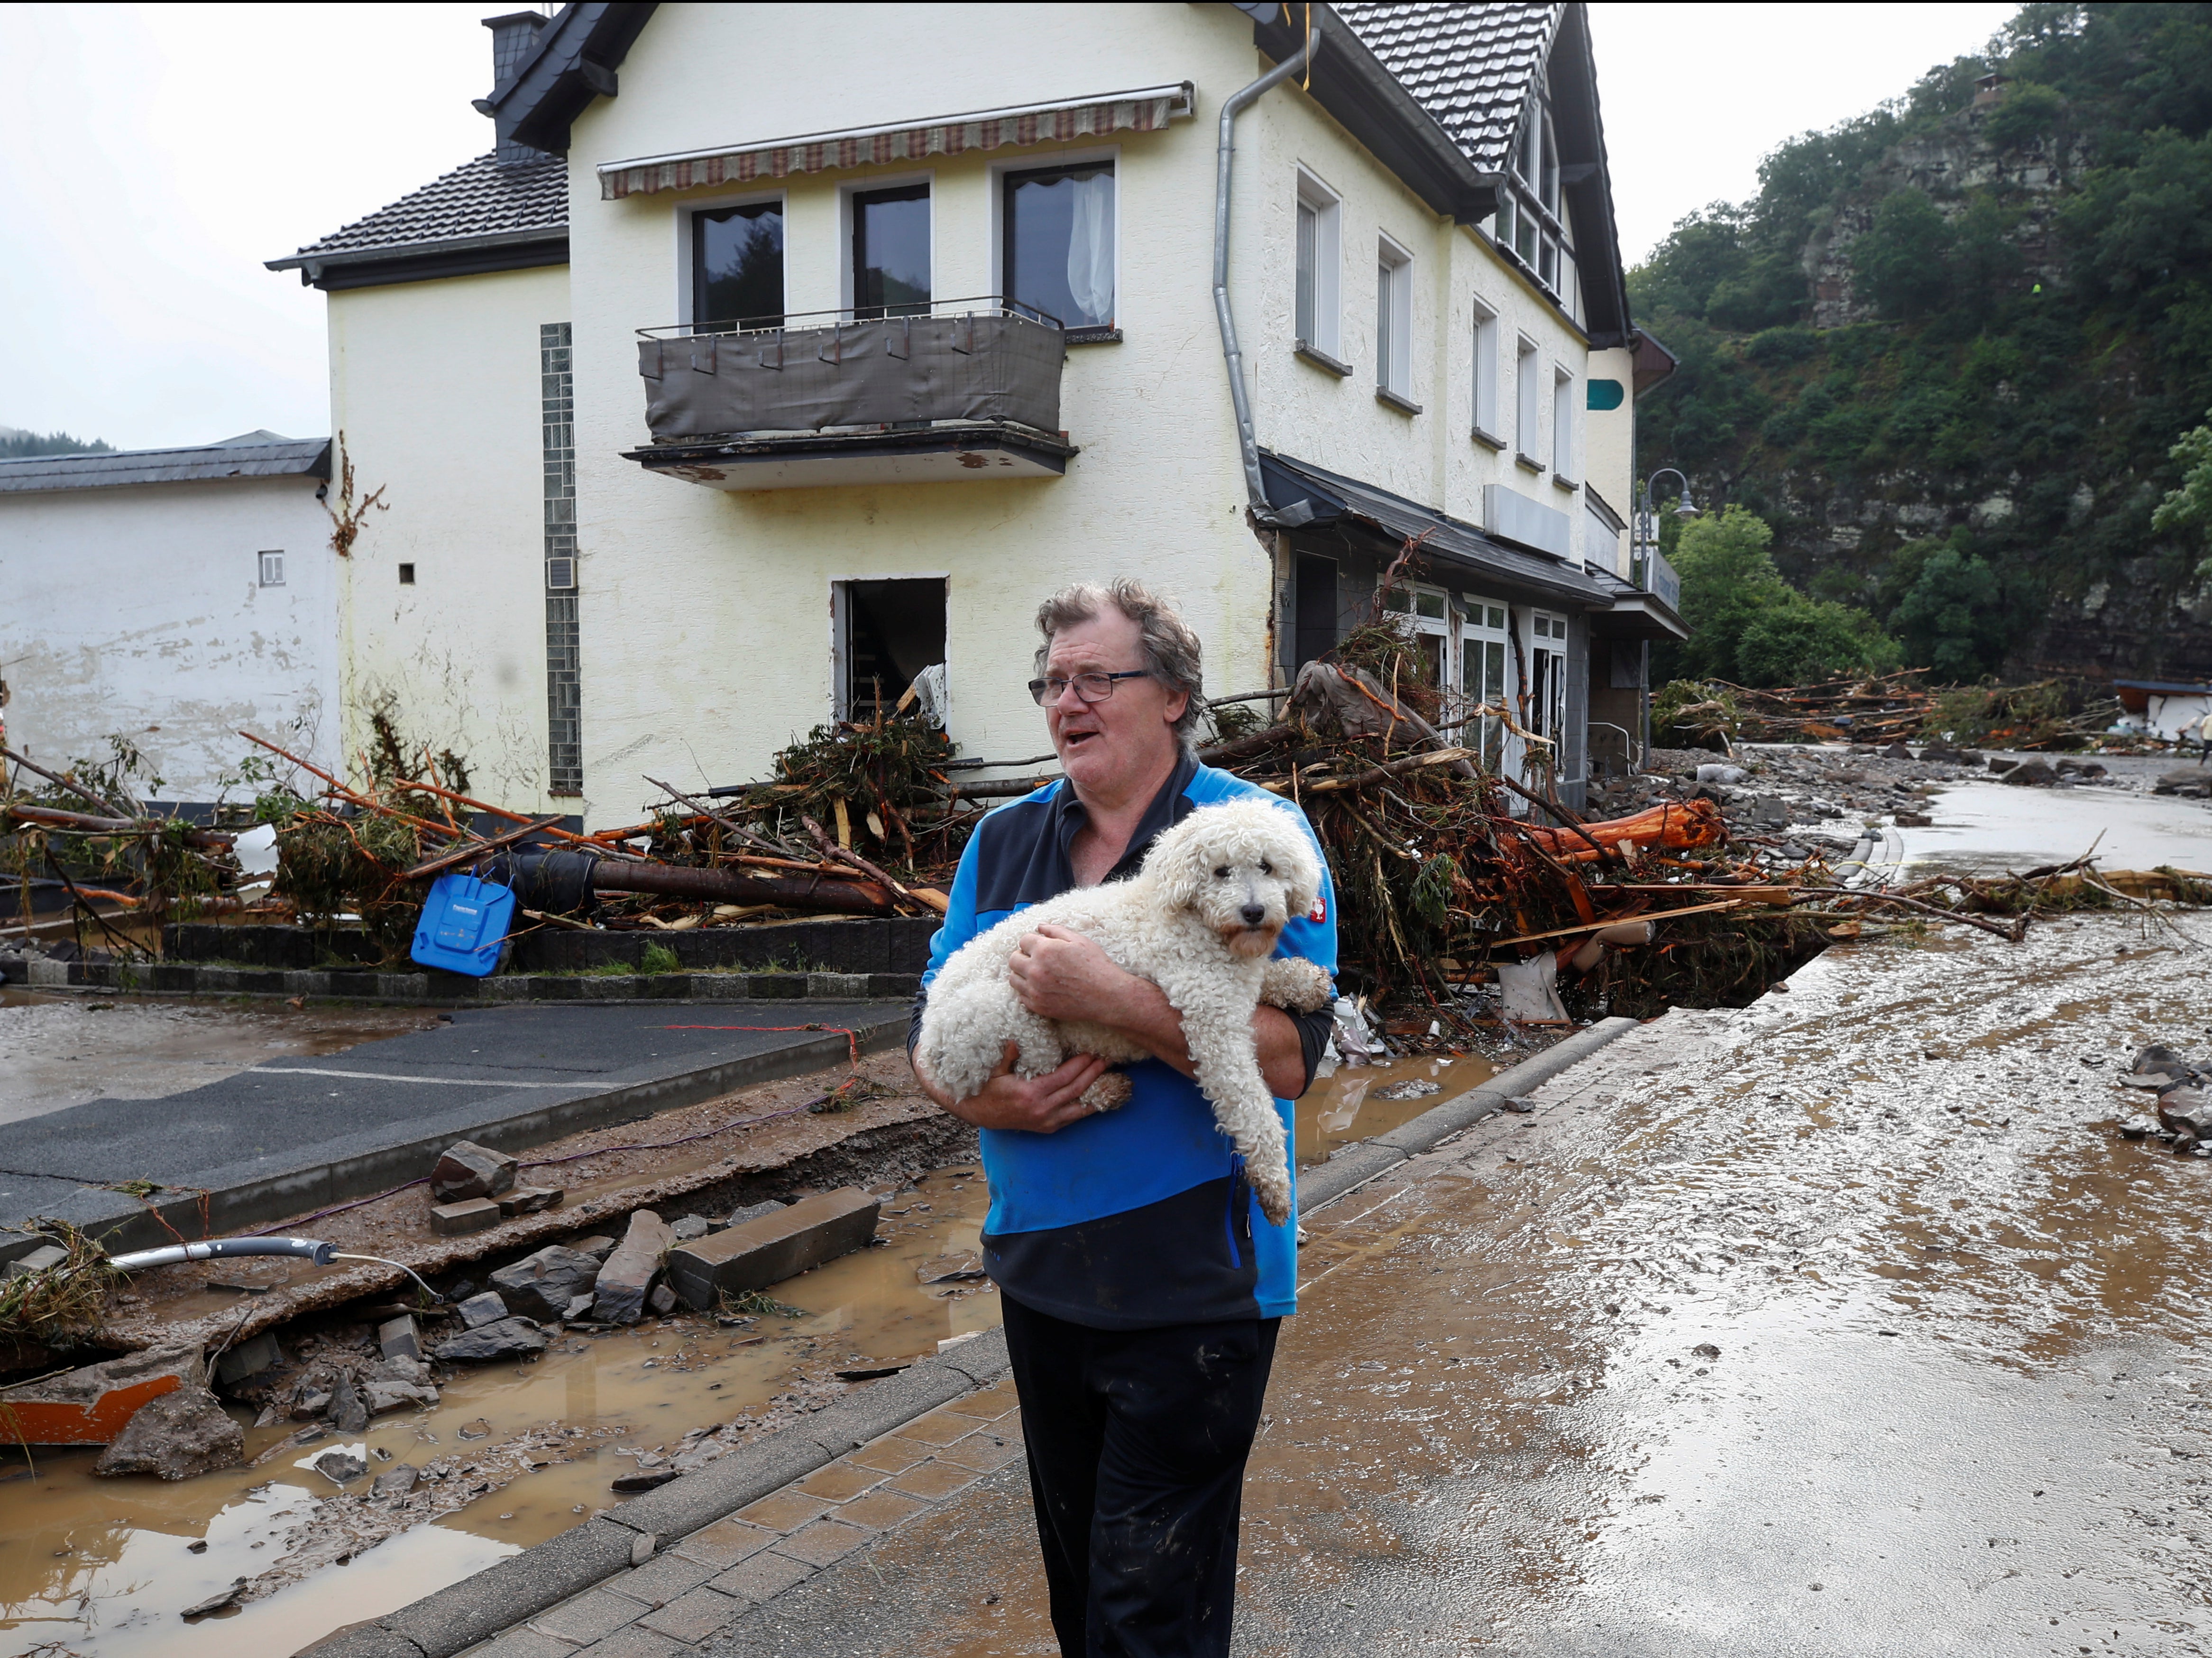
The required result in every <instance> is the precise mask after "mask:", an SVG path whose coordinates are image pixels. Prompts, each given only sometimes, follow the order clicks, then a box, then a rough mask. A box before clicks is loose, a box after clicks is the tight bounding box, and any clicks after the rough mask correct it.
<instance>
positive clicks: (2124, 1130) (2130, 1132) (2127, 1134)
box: [2120, 1117, 2151, 1140]
mask: <svg viewBox="0 0 2212 1658" xmlns="http://www.w3.org/2000/svg"><path fill="white" fill-rule="evenodd" d="M2150 1131H2151V1123H2150V1119H2149V1118H2148V1117H2130V1118H2129V1119H2127V1120H2126V1121H2124V1122H2123V1123H2122V1124H2121V1125H2120V1138H2122V1139H2123V1140H2144V1139H2148V1138H2149V1137H2150Z"/></svg>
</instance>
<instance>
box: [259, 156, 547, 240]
mask: <svg viewBox="0 0 2212 1658" xmlns="http://www.w3.org/2000/svg"><path fill="white" fill-rule="evenodd" d="M567 229H568V162H567V161H566V160H565V159H563V158H562V157H561V156H558V155H548V156H545V157H544V158H543V159H542V160H538V161H530V162H518V163H516V164H513V165H511V166H504V167H502V166H501V165H500V164H499V162H497V161H496V159H495V157H494V156H493V155H479V156H477V158H476V160H474V161H472V162H469V163H468V164H467V165H465V166H463V167H457V168H454V169H453V171H452V172H451V173H448V174H446V175H445V176H444V177H443V178H441V179H436V180H432V181H431V182H430V183H428V184H426V185H424V186H422V188H421V189H420V190H416V191H413V192H410V193H409V194H407V195H404V196H402V197H401V198H399V199H398V201H396V202H394V203H392V205H391V206H389V207H386V208H380V209H379V210H377V211H375V212H374V213H372V214H370V215H369V216H368V217H367V218H365V219H356V220H355V221H354V222H352V223H351V224H349V225H347V226H346V227H345V228H344V229H342V230H336V231H333V232H331V234H330V235H327V236H325V237H324V238H323V239H322V240H321V241H314V242H310V243H308V244H307V246H306V247H302V248H301V250H300V251H299V253H297V254H295V256H294V258H293V259H289V260H276V261H274V263H275V264H276V265H278V266H280V267H281V266H284V265H290V264H293V263H295V262H297V261H300V260H306V259H341V260H342V259H352V258H359V257H361V256H362V255H363V254H366V253H371V252H378V253H382V252H386V251H388V252H390V253H393V254H395V255H397V254H402V253H422V252H427V251H428V250H429V249H431V248H435V247H440V246H442V245H444V244H447V243H451V242H458V241H475V240H477V239H478V238H481V237H485V236H497V235H516V234H525V233H528V232H530V231H543V232H544V233H545V234H546V235H548V236H551V235H558V234H562V233H565V232H566V231H567Z"/></svg>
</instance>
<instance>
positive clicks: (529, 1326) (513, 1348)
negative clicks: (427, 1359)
mask: <svg viewBox="0 0 2212 1658" xmlns="http://www.w3.org/2000/svg"><path fill="white" fill-rule="evenodd" d="M544 1350H545V1332H544V1331H542V1330H540V1329H539V1328H538V1326H536V1325H535V1324H533V1323H532V1322H531V1321H530V1320H528V1319H522V1318H513V1319H501V1320H499V1321H498V1322H497V1323H496V1324H487V1325H484V1326H481V1327H480V1328H478V1329H475V1330H464V1331H462V1332H461V1333H460V1334H459V1335H458V1336H451V1337H448V1338H447V1339H445V1340H444V1341H441V1342H440V1343H439V1344H437V1345H436V1346H435V1347H434V1348H432V1349H431V1350H430V1356H431V1357H433V1358H435V1359H440V1360H442V1361H443V1362H446V1363H447V1364H489V1363H491V1362H494V1361H495V1360H498V1359H513V1358H530V1357H532V1356H536V1355H537V1354H539V1353H542V1352H544Z"/></svg>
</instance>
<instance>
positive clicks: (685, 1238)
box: [668, 1215, 713, 1243]
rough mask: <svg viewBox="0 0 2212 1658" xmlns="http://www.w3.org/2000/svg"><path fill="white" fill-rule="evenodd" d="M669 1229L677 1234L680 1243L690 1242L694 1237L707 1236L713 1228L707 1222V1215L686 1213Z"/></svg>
mask: <svg viewBox="0 0 2212 1658" xmlns="http://www.w3.org/2000/svg"><path fill="white" fill-rule="evenodd" d="M668 1229H669V1230H670V1231H671V1232H672V1233H674V1234H676V1240H677V1241H678V1243H690V1241H691V1240H692V1239H694V1238H703V1237H705V1236H706V1235H707V1234H708V1232H709V1231H711V1230H712V1229H713V1228H710V1227H709V1226H708V1224H707V1217H706V1216H703V1215H684V1216H679V1217H678V1219H677V1222H676V1223H675V1224H674V1225H673V1226H671V1227H670V1228H668Z"/></svg>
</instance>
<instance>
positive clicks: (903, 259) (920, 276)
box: [853, 184, 929, 322]
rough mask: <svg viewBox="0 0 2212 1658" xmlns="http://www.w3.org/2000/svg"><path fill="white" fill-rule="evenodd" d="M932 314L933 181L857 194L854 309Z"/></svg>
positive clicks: (869, 313)
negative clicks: (931, 214) (930, 252)
mask: <svg viewBox="0 0 2212 1658" xmlns="http://www.w3.org/2000/svg"><path fill="white" fill-rule="evenodd" d="M928 314H929V186H927V185H926V184H911V185H908V186H904V187H903V188H901V189H897V190H870V191H866V192H861V193H860V194H857V195H855V196H854V198H853V315H854V317H855V318H856V319H858V320H860V321H863V322H865V321H867V320H870V319H872V318H875V317H919V316H927V315H928Z"/></svg>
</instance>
